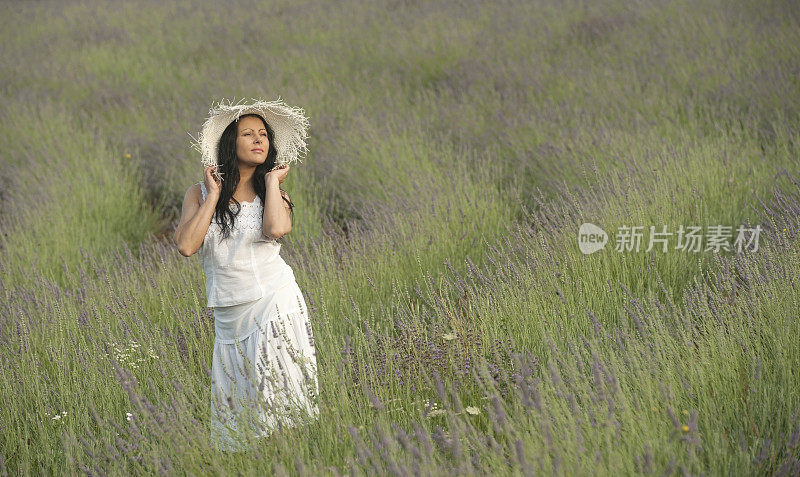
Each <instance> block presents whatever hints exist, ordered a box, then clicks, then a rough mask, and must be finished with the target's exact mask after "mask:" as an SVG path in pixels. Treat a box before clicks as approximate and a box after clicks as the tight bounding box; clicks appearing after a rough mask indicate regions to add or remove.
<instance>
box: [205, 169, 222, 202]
mask: <svg viewBox="0 0 800 477" xmlns="http://www.w3.org/2000/svg"><path fill="white" fill-rule="evenodd" d="M216 170H217V166H206V167H205V169H204V170H203V182H204V183H205V185H206V191H207V192H208V195H211V194H214V195H215V196H216V197H217V198H219V194H220V192H221V191H222V181H221V180H219V179H217V178H215V177H214V173H215V172H216Z"/></svg>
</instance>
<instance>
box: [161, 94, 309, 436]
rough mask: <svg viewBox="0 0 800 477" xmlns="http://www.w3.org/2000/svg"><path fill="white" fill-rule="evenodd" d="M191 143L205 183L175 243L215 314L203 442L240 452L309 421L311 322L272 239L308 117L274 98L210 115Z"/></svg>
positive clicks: (284, 222)
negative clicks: (194, 264)
mask: <svg viewBox="0 0 800 477" xmlns="http://www.w3.org/2000/svg"><path fill="white" fill-rule="evenodd" d="M210 113H211V114H210V116H209V118H208V119H207V120H206V122H205V124H204V125H203V131H202V133H201V135H200V139H199V140H198V141H196V143H195V146H196V147H198V149H199V150H200V151H201V152H202V153H203V164H204V165H205V168H204V178H203V181H202V182H199V183H197V184H195V185H193V186H191V187H190V188H189V189H188V190H187V191H186V196H185V198H184V202H183V210H182V214H181V219H180V222H179V225H178V227H177V229H176V231H175V237H174V240H175V243H176V245H177V247H178V250H179V251H180V253H181V254H182V255H184V256H186V257H189V256H191V255H193V254H194V253H197V252H199V253H200V258H201V262H202V264H203V270H204V271H205V276H206V295H207V299H208V303H207V306H209V307H211V308H213V313H214V328H215V341H214V352H213V362H212V368H211V374H212V376H211V383H212V385H211V388H212V389H211V390H212V393H211V437H212V441H214V443H215V444H216V446H217V447H218V448H219V449H220V450H234V451H236V450H242V449H243V447H242V445H241V444H242V442H241V438H243V437H244V436H243V434H242V433H244V434H250V435H255V436H257V437H263V436H267V435H269V434H271V432H272V431H273V430H275V429H276V428H280V427H282V426H295V425H297V424H298V423H299V422H300V421H302V420H304V419H305V418H307V417H309V416H310V417H314V418H315V417H316V416H317V415H318V412H319V411H318V408H317V405H316V395H317V392H318V387H317V373H316V353H315V346H314V339H313V338H314V337H313V333H312V329H311V323H310V321H309V319H308V313H307V311H308V310H307V307H306V304H305V299H304V297H303V294H302V292H301V291H300V288H299V287H298V285H297V282H296V281H295V277H294V273H293V271H292V268H291V267H290V266H289V265H287V264H286V262H284V261H283V259H282V258H281V256H280V254H279V252H280V247H281V245H280V244H279V243H278V241H277V240H278V239H279V238H281V237H282V236H284V235H286V234H287V233H289V232H290V231H291V229H292V213H293V210H292V209H293V207H294V204H293V203H292V202H291V200H290V199H289V196H288V194H287V193H286V192H285V191H283V190H282V189H280V184H281V183H282V182H283V181H284V179H286V176H287V174H288V173H289V165H288V164H289V162H292V161H293V160H297V159H299V154H300V153H301V152H304V150H305V138H306V137H307V134H306V130H307V127H308V120H307V119H306V118H305V117H304V116H303V114H302V110H300V109H297V108H290V107H288V106H286V105H285V104H283V103H282V102H281V101H280V99H278V101H272V102H265V101H260V100H259V101H256V102H254V103H252V104H249V105H248V104H244V105H242V104H239V105H233V104H223V103H222V102H220V103H219V104H218V105H217V107H216V108H212V109H211V111H210Z"/></svg>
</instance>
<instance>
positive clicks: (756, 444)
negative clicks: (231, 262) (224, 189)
mask: <svg viewBox="0 0 800 477" xmlns="http://www.w3.org/2000/svg"><path fill="white" fill-rule="evenodd" d="M6 10H7V11H6V14H5V15H0V32H2V33H0V40H2V41H3V44H4V46H5V48H4V52H3V53H2V56H1V57H0V58H2V61H0V85H2V91H3V96H4V101H3V103H2V106H0V144H2V149H3V166H4V167H3V169H2V171H0V203H2V206H3V207H2V211H0V231H2V236H0V250H1V252H0V280H1V281H0V298H1V299H2V301H0V311H2V315H0V324H2V327H0V343H1V344H2V347H3V350H4V351H3V360H2V363H3V364H2V365H0V376H1V377H2V390H3V391H2V392H0V400H2V403H3V406H2V407H0V429H2V433H3V436H4V438H3V439H1V440H0V474H2V473H5V472H7V473H8V474H13V475H16V474H23V475H24V474H32V473H37V474H38V473H46V474H72V473H76V472H77V473H86V472H92V473H94V472H97V473H100V472H102V473H111V474H120V475H129V474H132V475H149V474H154V473H167V474H180V473H190V474H193V475H194V474H217V473H226V474H227V473H233V472H239V471H241V472H242V473H243V474H264V473H269V474H281V475H283V474H314V475H319V474H324V475H339V474H344V473H353V474H356V475H367V474H387V473H389V474H406V473H416V472H417V471H418V472H419V473H423V474H436V475H438V474H452V473H457V474H473V473H475V474H495V473H497V474H515V475H516V474H528V473H546V474H560V475H594V474H598V473H599V474H604V475H628V474H647V473H658V474H662V473H666V474H670V473H672V474H675V473H681V472H686V473H690V474H701V473H702V474H713V475H716V474H723V475H728V474H740V473H745V474H752V473H781V472H783V473H786V474H792V473H796V472H797V469H798V467H797V466H798V465H800V464H798V462H799V461H800V449H799V448H798V437H797V436H798V432H800V427H799V424H798V421H797V418H798V412H800V401H799V400H798V397H797V393H796V392H794V390H795V389H797V387H798V385H799V384H800V382H798V375H797V373H796V370H797V369H798V368H799V367H800V347H798V345H797V340H796V339H793V337H796V336H797V334H798V331H800V330H798V329H797V328H798V323H797V320H796V314H797V310H796V308H797V303H798V294H797V279H796V278H795V277H797V276H798V272H800V261H798V258H797V257H798V255H797V250H798V242H797V231H798V224H797V214H798V213H800V207H798V202H797V201H798V200H800V194H799V192H800V189H798V188H797V186H796V184H793V183H792V182H791V181H790V180H789V178H788V177H787V176H786V175H785V174H784V173H785V172H788V173H789V174H790V175H792V176H794V177H797V172H798V167H797V161H796V157H797V154H798V149H797V144H798V143H799V141H800V137H799V134H798V131H800V128H799V127H798V126H800V114H799V113H800V104H798V96H797V94H796V93H797V91H798V86H800V84H799V83H800V78H798V76H797V74H796V73H797V71H796V69H797V68H796V58H797V57H798V53H800V52H799V51H798V48H799V47H798V46H797V45H800V41H798V40H800V38H798V32H800V28H798V26H799V25H798V23H800V22H798V17H797V13H796V9H795V8H794V5H793V4H792V3H791V2H785V1H773V2H766V3H764V2H744V3H741V2H740V3H739V4H737V5H731V4H726V3H723V2H717V1H713V0H711V1H704V2H700V3H697V2H687V1H675V2H668V3H664V2H639V3H637V4H636V5H635V6H634V5H633V4H627V3H624V2H615V1H613V0H609V1H605V2H602V3H598V4H585V3H579V2H513V1H512V2H500V3H498V2H495V3H484V4H481V3H476V4H467V3H462V2H455V1H445V2H436V3H431V2H414V1H394V0H392V1H388V0H387V1H386V2H379V3H370V2H364V1H359V0H351V1H348V2H345V3H339V4H336V5H334V4H328V3H324V2H295V3H292V4H283V3H280V2H258V3H253V2H237V3H235V4H230V5H229V4H226V5H225V6H221V5H220V6H218V5H217V4H214V3H212V2H206V3H205V4H201V5H198V4H190V3H188V2H170V3H164V2H148V1H137V2H130V3H125V4H122V5H113V6H112V5H100V4H98V5H92V4H91V3H57V2H39V3H36V4H32V3H31V4H27V3H26V4H14V5H8V6H7V8H6ZM277 96H281V98H282V99H284V100H285V101H286V102H287V103H288V104H291V105H297V106H301V107H303V108H305V110H306V113H307V114H308V116H309V118H310V120H311V130H310V131H309V132H310V138H309V148H310V152H309V154H308V156H307V158H306V159H305V160H304V162H303V163H302V164H296V165H294V166H293V167H292V171H291V172H290V174H289V177H288V178H287V180H286V182H285V183H284V184H282V186H283V188H284V189H286V190H288V191H289V193H290V194H291V197H292V200H293V202H294V203H295V204H297V208H296V210H295V215H294V222H293V229H292V233H291V234H290V235H289V236H287V237H286V239H285V241H284V246H283V249H282V252H283V256H284V257H285V259H286V261H287V262H288V263H289V264H290V265H291V266H292V268H293V269H294V270H295V273H296V276H297V280H298V283H299V285H300V287H301V289H302V290H303V293H304V295H305V296H306V298H307V300H308V305H309V307H310V308H311V318H312V322H313V326H314V334H315V339H316V343H317V350H318V364H319V366H320V374H319V379H320V389H321V396H320V406H321V411H322V418H321V419H320V420H319V421H317V422H314V423H313V424H311V425H309V426H306V427H302V428H298V429H289V430H285V431H283V432H280V433H279V434H278V435H276V436H275V439H274V440H273V441H271V442H269V443H258V444H256V445H257V450H256V451H255V452H254V453H252V454H250V455H247V456H231V455H221V454H216V453H214V451H213V450H212V449H213V448H212V447H211V443H210V442H209V438H208V432H207V425H208V419H209V411H210V409H209V404H210V403H209V397H210V394H209V389H210V380H209V378H208V375H207V374H206V371H207V370H208V368H209V367H210V363H211V352H212V347H213V341H214V323H213V317H212V316H211V314H210V311H209V310H208V309H206V308H205V306H204V305H205V281H204V276H203V272H202V268H201V266H200V263H199V260H198V258H197V257H196V256H194V257H191V258H189V259H186V258H185V257H182V256H181V255H180V254H178V253H177V249H176V248H175V247H174V244H171V243H170V242H169V238H171V236H172V230H173V229H172V228H173V227H174V225H175V224H176V221H177V219H178V214H179V212H180V206H181V200H182V199H183V195H184V192H185V191H186V188H187V187H189V186H190V185H191V184H193V183H196V182H198V181H200V180H201V177H202V176H201V173H202V168H201V166H200V158H199V157H198V156H197V154H196V153H195V152H194V151H193V150H191V149H190V148H189V140H190V138H189V136H188V134H187V132H189V133H192V134H196V132H197V131H198V130H199V129H200V127H201V124H202V121H203V119H204V118H205V115H206V113H207V111H208V107H209V106H210V104H211V102H212V101H216V100H218V99H220V98H228V99H231V98H234V97H235V98H237V99H239V98H250V97H265V98H270V99H274V98H275V97H277ZM786 196H788V197H789V199H784V197H786ZM787 200H788V202H787ZM762 201H763V202H764V203H766V204H771V205H772V207H773V208H775V209H776V210H777V212H776V213H775V214H774V215H771V214H770V213H768V211H767V210H765V209H764V207H763V206H762V205H761V202H762ZM793 201H794V202H793ZM584 222H591V223H594V224H596V225H599V226H601V227H603V228H604V229H605V230H606V232H608V233H609V235H611V237H610V238H612V240H613V235H614V234H615V233H616V232H617V230H618V228H619V227H621V226H623V225H643V226H645V228H646V229H649V226H650V225H653V226H656V227H657V228H660V227H661V226H662V225H665V226H667V227H668V230H669V231H671V232H674V231H676V230H677V227H678V226H679V225H684V226H687V225H699V226H703V227H706V226H710V225H728V226H732V227H733V229H734V230H735V229H736V227H738V226H739V225H741V224H750V225H751V226H752V225H755V224H761V225H762V227H765V228H768V229H769V230H765V231H764V232H762V234H763V235H762V237H761V241H760V246H761V249H760V250H759V251H757V252H752V253H749V252H746V253H743V254H741V255H735V254H732V253H722V254H713V253H709V252H706V253H681V252H679V251H676V250H670V251H669V252H663V253H662V252H660V250H658V251H655V252H654V253H652V254H651V253H649V252H645V251H641V252H638V253H636V252H629V253H622V252H616V251H614V249H613V245H614V244H613V241H612V242H610V243H609V244H608V245H607V247H606V250H604V251H602V252H598V253H595V254H592V255H583V254H582V253H580V251H579V249H578V247H577V246H576V245H577V244H576V235H577V230H578V227H579V226H580V224H582V223H584ZM647 237H648V235H647V234H645V240H646V239H647ZM670 243H671V244H673V246H674V242H670ZM643 245H644V247H643V248H642V250H644V249H646V245H647V244H646V242H645V243H644V244H643ZM437 381H438V383H437ZM425 400H435V401H436V402H437V403H438V407H439V408H440V409H442V410H443V411H444V412H442V413H438V414H439V415H437V413H436V412H434V413H433V414H431V413H430V409H426V407H425ZM467 407H475V408H477V410H478V412H477V414H474V415H473V414H470V413H468V412H467V411H466V408H467ZM62 411H67V414H66V415H64V416H63V417H61V418H59V419H53V415H54V414H56V413H61V412H62ZM473 411H474V409H473ZM127 412H130V413H131V414H132V419H131V420H130V421H129V420H127V419H126V413H127ZM59 415H60V414H59ZM684 426H686V427H684ZM406 434H407V435H406ZM793 466H794V467H793Z"/></svg>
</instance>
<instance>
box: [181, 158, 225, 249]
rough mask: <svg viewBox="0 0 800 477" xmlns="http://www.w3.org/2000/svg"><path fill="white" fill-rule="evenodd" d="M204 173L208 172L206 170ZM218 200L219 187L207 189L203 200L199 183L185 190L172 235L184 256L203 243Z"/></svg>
mask: <svg viewBox="0 0 800 477" xmlns="http://www.w3.org/2000/svg"><path fill="white" fill-rule="evenodd" d="M206 174H209V172H208V170H207V171H206ZM218 200H219V189H217V190H216V191H215V190H211V191H209V193H208V195H207V196H206V200H205V201H203V194H202V191H201V190H200V184H194V185H193V186H191V187H189V189H187V190H186V195H185V196H184V197H183V207H182V209H181V220H180V221H179V222H178V227H177V228H176V229H175V236H174V237H173V241H174V242H175V245H177V247H178V251H179V252H180V253H181V255H183V256H184V257H191V256H192V255H194V254H195V253H197V251H198V250H199V249H200V247H201V246H202V245H203V240H204V239H205V237H206V232H208V227H209V226H210V225H211V219H212V218H213V217H214V209H215V208H216V207H217V201H218Z"/></svg>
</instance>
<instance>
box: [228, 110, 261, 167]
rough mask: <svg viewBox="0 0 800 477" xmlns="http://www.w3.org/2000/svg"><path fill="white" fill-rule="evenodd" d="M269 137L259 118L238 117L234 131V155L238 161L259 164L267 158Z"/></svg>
mask: <svg viewBox="0 0 800 477" xmlns="http://www.w3.org/2000/svg"><path fill="white" fill-rule="evenodd" d="M267 152H269V139H268V138H267V130H266V128H264V123H263V122H262V121H261V119H259V118H257V117H254V116H247V117H245V118H241V119H239V121H238V123H237V133H236V156H238V158H239V162H240V163H242V162H244V163H247V164H253V165H256V166H257V165H259V164H263V163H264V161H265V160H267Z"/></svg>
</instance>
